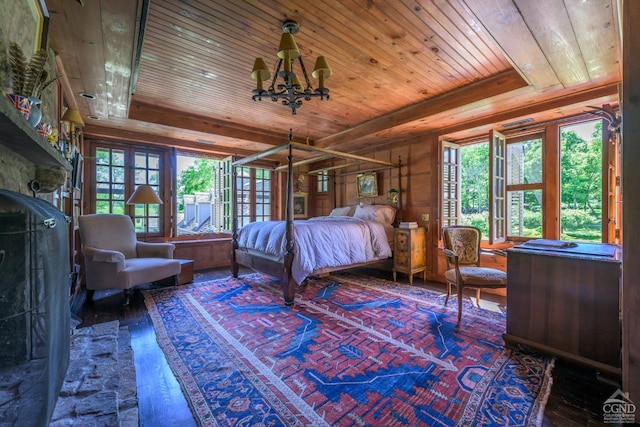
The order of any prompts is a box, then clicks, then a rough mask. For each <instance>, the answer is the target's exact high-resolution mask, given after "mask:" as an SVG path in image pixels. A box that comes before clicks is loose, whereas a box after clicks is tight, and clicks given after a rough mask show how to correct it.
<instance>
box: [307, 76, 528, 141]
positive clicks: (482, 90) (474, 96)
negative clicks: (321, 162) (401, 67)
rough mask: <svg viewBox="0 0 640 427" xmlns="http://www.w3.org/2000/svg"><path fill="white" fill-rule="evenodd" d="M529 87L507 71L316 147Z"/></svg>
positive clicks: (343, 134)
mask: <svg viewBox="0 0 640 427" xmlns="http://www.w3.org/2000/svg"><path fill="white" fill-rule="evenodd" d="M526 86H527V83H526V82H525V81H524V79H523V78H522V77H521V76H520V74H518V72H517V71H515V70H509V71H505V72H503V73H500V74H497V75H495V76H493V77H490V78H488V79H485V80H482V81H479V82H476V83H472V84H470V85H467V86H464V87H462V88H460V89H456V90H453V91H451V92H448V93H445V94H443V95H440V96H437V97H435V98H430V99H427V100H425V101H422V102H419V103H417V104H413V105H410V106H407V107H405V108H401V109H399V110H396V111H394V112H392V113H390V114H386V115H384V116H381V117H376V118H375V119H372V120H369V121H366V122H364V123H361V124H359V125H357V126H355V127H352V128H351V129H347V130H345V131H342V132H338V133H336V134H333V135H330V136H327V137H325V138H320V139H318V140H317V141H315V144H314V145H315V146H316V147H321V148H330V147H336V146H337V145H338V144H340V143H344V142H349V141H352V140H354V139H359V138H362V137H364V136H367V135H370V134H373V133H376V132H380V131H383V130H385V129H389V128H392V127H395V126H399V125H403V124H405V123H409V122H412V121H414V120H419V119H424V118H426V117H428V116H430V115H432V114H436V113H441V112H442V111H445V110H451V109H454V108H458V107H461V106H464V105H468V104H471V103H473V102H477V101H481V100H483V99H487V98H491V97H494V96H496V95H499V94H501V93H505V92H510V91H512V90H516V89H520V88H523V87H526Z"/></svg>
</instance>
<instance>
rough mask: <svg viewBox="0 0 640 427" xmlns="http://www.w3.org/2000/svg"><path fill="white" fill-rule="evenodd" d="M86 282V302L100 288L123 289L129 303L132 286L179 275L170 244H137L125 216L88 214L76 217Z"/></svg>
mask: <svg viewBox="0 0 640 427" xmlns="http://www.w3.org/2000/svg"><path fill="white" fill-rule="evenodd" d="M78 221H79V225H80V240H81V243H82V255H83V256H84V267H85V272H86V282H87V300H88V301H91V300H92V299H93V293H94V291H96V290H100V289H124V292H125V296H126V300H125V305H127V304H128V303H129V298H130V295H131V290H132V288H133V287H135V286H138V285H142V284H145V283H151V282H155V281H157V280H161V279H165V278H167V277H171V276H174V283H175V284H177V278H178V275H179V274H180V261H178V260H174V259H173V251H174V249H175V245H173V244H172V243H146V242H139V241H137V237H136V232H135V228H134V227H133V221H131V218H130V217H129V216H127V215H117V214H91V215H81V216H80V217H79V218H78Z"/></svg>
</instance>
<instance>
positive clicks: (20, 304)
mask: <svg viewBox="0 0 640 427" xmlns="http://www.w3.org/2000/svg"><path fill="white" fill-rule="evenodd" d="M68 239H69V224H68V221H67V219H66V217H65V215H64V214H63V213H62V212H61V211H60V210H59V209H57V208H56V207H55V206H53V205H52V204H50V203H48V202H47V201H45V200H41V199H38V198H35V197H29V196H26V195H24V194H20V193H15V192H12V191H8V190H0V425H30V426H45V425H47V424H48V422H49V419H50V417H51V414H52V413H53V410H54V408H55V404H56V400H57V398H58V395H59V393H60V388H61V386H62V383H63V381H64V378H65V374H66V372H67V367H68V365H69V341H70V327H69V321H70V310H69V240H68Z"/></svg>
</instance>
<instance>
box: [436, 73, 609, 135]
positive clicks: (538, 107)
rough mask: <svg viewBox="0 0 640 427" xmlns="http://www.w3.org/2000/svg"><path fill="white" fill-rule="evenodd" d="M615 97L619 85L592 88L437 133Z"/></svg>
mask: <svg viewBox="0 0 640 427" xmlns="http://www.w3.org/2000/svg"><path fill="white" fill-rule="evenodd" d="M613 95H618V83H613V84H608V85H605V86H600V87H596V88H590V89H587V90H584V91H581V92H576V93H572V94H570V95H562V96H559V97H557V98H553V99H549V100H546V101H542V102H534V103H530V104H527V105H524V106H522V107H520V108H512V109H509V110H507V111H501V112H499V113H496V114H492V115H491V116H488V117H480V118H477V119H474V120H468V121H463V122H459V123H456V124H455V125H453V126H447V127H443V128H441V129H438V131H437V133H438V134H440V135H445V134H448V133H454V132H460V131H464V130H466V129H474V128H477V127H481V126H486V125H487V124H491V123H493V124H494V126H495V127H498V126H499V125H497V123H501V122H508V121H511V120H514V119H517V118H520V117H526V116H531V115H535V114H539V113H542V112H545V111H552V110H555V109H558V108H562V107H567V106H569V105H572V104H578V103H581V102H588V101H593V100H595V99H598V98H603V97H607V96H613ZM539 125H540V123H529V124H527V125H526V127H532V126H539ZM517 128H518V126H514V127H513V128H508V129H502V130H499V131H500V132H504V131H508V130H511V129H517Z"/></svg>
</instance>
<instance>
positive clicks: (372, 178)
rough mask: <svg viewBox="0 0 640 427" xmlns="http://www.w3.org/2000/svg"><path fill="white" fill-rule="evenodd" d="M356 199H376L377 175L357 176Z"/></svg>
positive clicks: (365, 174) (361, 174) (369, 173)
mask: <svg viewBox="0 0 640 427" xmlns="http://www.w3.org/2000/svg"><path fill="white" fill-rule="evenodd" d="M357 179H358V181H357V183H358V197H378V175H377V174H376V173H375V172H368V173H359V174H358V175H357Z"/></svg>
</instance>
